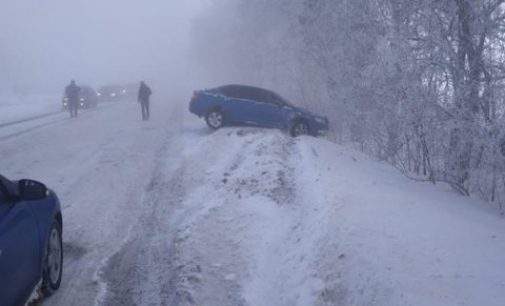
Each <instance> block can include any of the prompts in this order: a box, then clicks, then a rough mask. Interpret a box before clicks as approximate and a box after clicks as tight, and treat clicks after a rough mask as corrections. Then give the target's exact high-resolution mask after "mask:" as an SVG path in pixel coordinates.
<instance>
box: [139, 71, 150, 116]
mask: <svg viewBox="0 0 505 306" xmlns="http://www.w3.org/2000/svg"><path fill="white" fill-rule="evenodd" d="M151 94H152V91H151V88H149V86H147V85H146V83H145V82H144V81H142V82H140V88H139V95H138V102H139V103H140V108H141V110H142V120H144V121H146V120H149V116H150V110H149V98H150V96H151Z"/></svg>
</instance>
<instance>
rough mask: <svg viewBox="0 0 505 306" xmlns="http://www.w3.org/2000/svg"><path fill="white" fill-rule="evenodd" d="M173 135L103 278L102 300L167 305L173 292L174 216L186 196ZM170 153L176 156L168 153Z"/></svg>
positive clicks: (105, 265)
mask: <svg viewBox="0 0 505 306" xmlns="http://www.w3.org/2000/svg"><path fill="white" fill-rule="evenodd" d="M173 138H174V137H172V136H170V137H168V136H167V141H165V143H164V144H163V146H161V148H160V149H159V150H158V152H157V154H156V162H155V164H156V166H155V168H154V169H155V171H154V173H153V175H152V177H151V179H150V181H149V183H148V184H147V186H146V187H145V188H144V192H143V195H142V200H141V201H140V203H138V205H141V206H142V210H143V213H142V215H141V216H140V218H139V221H138V223H137V224H136V225H134V226H133V227H132V229H131V231H130V233H129V235H128V238H127V240H126V241H125V243H124V244H123V246H122V247H121V248H120V249H119V250H118V251H117V252H116V253H114V254H113V255H112V256H111V257H110V258H108V259H107V260H106V261H105V263H104V266H103V267H102V268H101V269H100V272H99V278H100V280H101V281H102V282H103V283H104V286H105V288H104V289H105V291H104V292H102V296H99V297H98V300H97V302H98V303H99V304H102V305H168V304H169V299H170V298H171V296H170V295H171V290H170V288H169V287H170V277H171V274H172V273H171V271H172V267H171V264H170V263H171V257H172V253H173V249H172V246H171V243H170V240H171V238H170V237H171V236H172V235H173V234H172V232H171V226H170V224H169V219H170V215H171V212H172V210H173V208H174V207H175V205H176V204H177V203H178V202H180V201H181V198H182V197H183V196H184V186H183V184H182V182H181V180H180V177H181V175H182V173H183V172H184V166H183V165H182V166H178V167H177V166H175V167H174V165H178V164H181V163H180V161H179V160H177V157H176V156H175V155H173V154H172V155H169V154H168V153H169V150H171V151H173V152H178V149H179V148H174V147H173V146H174V143H172V142H171V141H169V140H170V139H173ZM167 156H171V157H173V158H170V159H167Z"/></svg>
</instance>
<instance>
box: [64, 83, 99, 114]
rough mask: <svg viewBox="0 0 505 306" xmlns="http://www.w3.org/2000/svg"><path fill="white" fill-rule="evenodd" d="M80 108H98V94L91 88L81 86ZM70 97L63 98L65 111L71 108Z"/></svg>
mask: <svg viewBox="0 0 505 306" xmlns="http://www.w3.org/2000/svg"><path fill="white" fill-rule="evenodd" d="M78 103H79V108H80V109H88V108H93V107H97V106H98V94H97V92H96V91H95V90H94V89H93V88H92V87H90V86H81V90H80V92H79V101H78ZM68 104H69V100H68V97H66V96H64V97H63V110H68V107H69V105H68Z"/></svg>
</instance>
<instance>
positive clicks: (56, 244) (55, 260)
mask: <svg viewBox="0 0 505 306" xmlns="http://www.w3.org/2000/svg"><path fill="white" fill-rule="evenodd" d="M43 265H44V268H43V270H42V288H41V289H42V294H43V295H44V296H50V295H51V294H53V293H54V291H56V290H58V288H59V287H60V283H61V274H62V268H63V243H62V239H61V226H60V224H59V223H58V222H57V221H56V220H55V221H54V222H53V226H52V228H51V231H50V233H49V239H48V240H47V243H46V252H45V256H44V261H43Z"/></svg>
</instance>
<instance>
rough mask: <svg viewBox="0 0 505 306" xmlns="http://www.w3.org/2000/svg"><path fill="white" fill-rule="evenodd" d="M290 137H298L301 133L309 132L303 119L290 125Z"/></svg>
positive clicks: (306, 133)
mask: <svg viewBox="0 0 505 306" xmlns="http://www.w3.org/2000/svg"><path fill="white" fill-rule="evenodd" d="M289 133H290V134H291V136H292V137H298V136H302V135H308V134H309V126H308V125H307V123H305V122H303V121H297V122H295V124H293V126H292V127H291V130H290V131H289Z"/></svg>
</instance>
